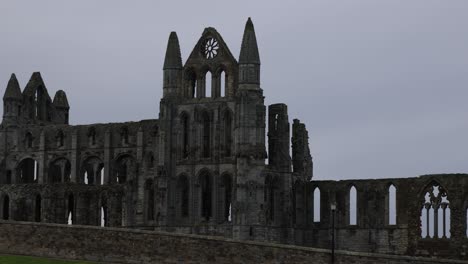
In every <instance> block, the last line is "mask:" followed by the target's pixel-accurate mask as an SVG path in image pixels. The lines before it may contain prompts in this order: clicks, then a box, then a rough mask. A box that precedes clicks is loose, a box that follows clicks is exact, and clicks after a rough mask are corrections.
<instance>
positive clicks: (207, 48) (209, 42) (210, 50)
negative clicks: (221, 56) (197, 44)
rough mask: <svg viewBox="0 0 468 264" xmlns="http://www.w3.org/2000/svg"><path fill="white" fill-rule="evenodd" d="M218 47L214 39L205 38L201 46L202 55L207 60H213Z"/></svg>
mask: <svg viewBox="0 0 468 264" xmlns="http://www.w3.org/2000/svg"><path fill="white" fill-rule="evenodd" d="M218 50H219V45H218V40H216V39H215V38H207V39H206V40H205V41H204V42H203V45H202V51H203V55H204V56H205V58H207V59H213V58H215V57H216V56H217V55H218Z"/></svg>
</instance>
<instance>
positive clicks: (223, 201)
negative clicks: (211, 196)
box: [218, 172, 233, 222]
mask: <svg viewBox="0 0 468 264" xmlns="http://www.w3.org/2000/svg"><path fill="white" fill-rule="evenodd" d="M220 178H221V179H220V181H219V192H218V200H219V205H220V212H221V219H222V220H223V221H224V222H231V220H232V200H233V199H232V195H233V177H232V175H231V173H229V172H224V173H223V174H221V177H220Z"/></svg>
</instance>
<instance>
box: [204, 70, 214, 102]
mask: <svg viewBox="0 0 468 264" xmlns="http://www.w3.org/2000/svg"><path fill="white" fill-rule="evenodd" d="M212 91H213V76H212V74H211V72H210V71H207V72H206V74H205V97H206V98H210V97H212Z"/></svg>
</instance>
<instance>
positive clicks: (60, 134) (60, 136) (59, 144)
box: [56, 130, 65, 148]
mask: <svg viewBox="0 0 468 264" xmlns="http://www.w3.org/2000/svg"><path fill="white" fill-rule="evenodd" d="M56 140H57V147H59V148H60V147H63V145H64V140H65V134H64V133H63V131H62V130H59V131H58V132H57V135H56Z"/></svg>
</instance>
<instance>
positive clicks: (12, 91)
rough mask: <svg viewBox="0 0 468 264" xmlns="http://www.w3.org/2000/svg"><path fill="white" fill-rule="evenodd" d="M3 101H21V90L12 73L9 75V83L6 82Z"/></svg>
mask: <svg viewBox="0 0 468 264" xmlns="http://www.w3.org/2000/svg"><path fill="white" fill-rule="evenodd" d="M5 99H18V100H21V99H22V95H21V88H20V86H19V83H18V80H17V79H16V75H15V74H14V73H13V74H11V77H10V81H8V85H7V88H6V91H5V95H3V100H5Z"/></svg>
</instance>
